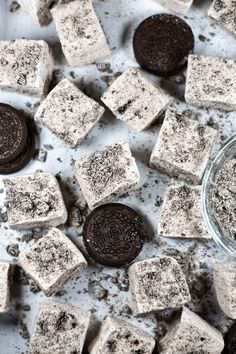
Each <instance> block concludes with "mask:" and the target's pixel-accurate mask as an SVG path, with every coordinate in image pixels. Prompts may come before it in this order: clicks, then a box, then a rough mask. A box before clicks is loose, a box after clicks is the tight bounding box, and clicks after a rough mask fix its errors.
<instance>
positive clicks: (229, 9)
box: [208, 0, 236, 35]
mask: <svg viewBox="0 0 236 354" xmlns="http://www.w3.org/2000/svg"><path fill="white" fill-rule="evenodd" d="M235 7H236V3H235V0H213V3H212V5H211V7H210V9H209V11H208V16H210V17H212V18H213V19H214V20H215V21H216V22H217V23H218V24H219V25H221V26H223V27H225V28H226V29H227V30H228V31H230V32H232V33H233V34H234V35H236V13H235Z"/></svg>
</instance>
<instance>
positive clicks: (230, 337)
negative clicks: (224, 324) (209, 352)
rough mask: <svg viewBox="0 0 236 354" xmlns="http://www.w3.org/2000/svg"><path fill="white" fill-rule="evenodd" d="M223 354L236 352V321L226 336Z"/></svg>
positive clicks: (235, 353) (234, 353)
mask: <svg viewBox="0 0 236 354" xmlns="http://www.w3.org/2000/svg"><path fill="white" fill-rule="evenodd" d="M223 354H236V322H235V323H234V324H233V325H232V327H231V328H230V330H229V332H228V333H227V335H226V337H225V349H224V351H223Z"/></svg>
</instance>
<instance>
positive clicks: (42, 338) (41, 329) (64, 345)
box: [30, 300, 91, 354]
mask: <svg viewBox="0 0 236 354" xmlns="http://www.w3.org/2000/svg"><path fill="white" fill-rule="evenodd" d="M90 316H91V313H90V312H89V311H83V310H81V309H79V308H77V307H75V306H72V305H68V304H65V303H62V302H56V301H49V300H47V301H44V302H43V303H42V305H41V307H40V309H39V312H38V315H37V318H36V321H35V325H34V329H33V333H32V335H31V338H30V353H31V354H52V353H54V354H72V353H76V354H81V353H82V350H83V346H84V341H85V337H86V333H87V330H88V326H89V321H90Z"/></svg>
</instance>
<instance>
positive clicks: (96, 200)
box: [75, 142, 140, 209]
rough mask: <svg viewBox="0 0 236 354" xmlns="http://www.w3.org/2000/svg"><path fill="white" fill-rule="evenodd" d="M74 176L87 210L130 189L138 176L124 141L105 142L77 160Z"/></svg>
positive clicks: (134, 185) (132, 158)
mask: <svg viewBox="0 0 236 354" xmlns="http://www.w3.org/2000/svg"><path fill="white" fill-rule="evenodd" d="M75 176H76V178H77V181H78V183H79V185H80V188H81V190H82V192H83V195H84V197H85V199H86V201H87V203H88V205H89V208H90V209H93V208H95V207H97V206H99V205H100V204H103V203H108V202H112V201H115V200H117V199H118V198H119V197H120V196H122V195H124V194H126V193H129V192H131V191H133V190H134V189H135V187H136V186H137V184H138V183H139V179H140V175H139V171H138V168H137V165H136V163H135V159H134V157H132V155H131V151H130V148H129V145H128V143H127V142H120V143H116V144H112V145H108V146H106V147H104V148H103V149H100V150H97V151H95V152H94V153H92V154H90V155H89V156H86V157H83V158H81V159H80V160H77V161H76V162H75Z"/></svg>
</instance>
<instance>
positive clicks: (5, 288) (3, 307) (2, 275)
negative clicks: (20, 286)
mask: <svg viewBox="0 0 236 354" xmlns="http://www.w3.org/2000/svg"><path fill="white" fill-rule="evenodd" d="M11 268H12V265H11V263H10V262H6V261H0V313H5V312H7V311H9V309H10V286H11V273H12V269H11Z"/></svg>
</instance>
